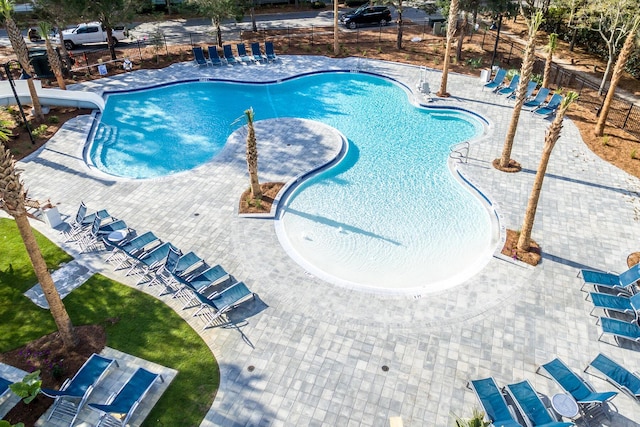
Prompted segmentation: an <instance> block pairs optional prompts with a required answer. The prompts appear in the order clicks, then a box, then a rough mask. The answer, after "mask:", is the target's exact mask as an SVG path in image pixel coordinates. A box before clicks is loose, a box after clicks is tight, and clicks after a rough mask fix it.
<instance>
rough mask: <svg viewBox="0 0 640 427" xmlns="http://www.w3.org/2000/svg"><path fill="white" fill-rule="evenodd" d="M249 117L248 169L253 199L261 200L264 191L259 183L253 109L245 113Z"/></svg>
mask: <svg viewBox="0 0 640 427" xmlns="http://www.w3.org/2000/svg"><path fill="white" fill-rule="evenodd" d="M244 114H245V116H247V128H248V131H247V167H248V168H249V180H250V182H251V197H252V198H253V199H260V198H261V197H262V190H261V189H260V181H258V146H257V143H256V131H255V129H254V128H253V108H249V109H248V110H246V111H245V112H244Z"/></svg>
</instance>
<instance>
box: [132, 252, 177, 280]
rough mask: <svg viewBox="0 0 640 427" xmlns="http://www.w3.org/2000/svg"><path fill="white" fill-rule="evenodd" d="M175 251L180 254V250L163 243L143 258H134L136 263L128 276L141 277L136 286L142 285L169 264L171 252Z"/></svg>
mask: <svg viewBox="0 0 640 427" xmlns="http://www.w3.org/2000/svg"><path fill="white" fill-rule="evenodd" d="M171 249H173V250H175V251H177V252H178V253H179V250H178V249H177V248H176V247H175V246H173V245H172V244H171V243H169V242H165V243H162V244H161V245H160V246H158V247H156V248H154V249H153V250H152V251H150V252H145V253H144V254H142V255H141V256H134V257H133V258H134V261H133V264H132V266H131V268H130V269H129V271H128V272H127V274H126V275H127V276H134V277H137V276H140V278H139V279H138V281H137V282H136V285H139V284H140V283H142V281H143V280H145V279H148V280H151V279H150V275H151V274H152V273H155V272H156V271H157V270H159V269H161V268H162V267H163V266H164V264H165V263H166V262H167V257H168V256H169V251H170V250H171Z"/></svg>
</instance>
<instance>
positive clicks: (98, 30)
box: [54, 22, 129, 50]
mask: <svg viewBox="0 0 640 427" xmlns="http://www.w3.org/2000/svg"><path fill="white" fill-rule="evenodd" d="M111 36H112V37H113V43H114V45H116V44H118V41H120V40H124V39H126V38H127V37H129V33H128V32H127V29H126V27H125V26H124V25H116V26H115V27H114V28H113V32H112V34H111ZM62 38H63V40H64V47H66V48H67V49H68V50H72V49H73V48H75V47H76V46H78V45H81V44H86V43H106V42H107V30H106V29H104V27H103V26H102V24H100V23H99V22H89V23H88V24H79V25H78V26H77V27H75V28H73V29H70V30H64V31H62ZM54 40H55V41H56V42H58V36H57V35H56V37H54Z"/></svg>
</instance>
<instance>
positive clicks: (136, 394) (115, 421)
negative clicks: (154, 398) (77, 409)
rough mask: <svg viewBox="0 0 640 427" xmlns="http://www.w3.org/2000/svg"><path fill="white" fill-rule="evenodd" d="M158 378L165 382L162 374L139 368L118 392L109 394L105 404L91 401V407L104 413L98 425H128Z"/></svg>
mask: <svg viewBox="0 0 640 427" xmlns="http://www.w3.org/2000/svg"><path fill="white" fill-rule="evenodd" d="M158 378H160V380H161V381H163V382H164V380H163V379H162V376H160V374H154V373H153V372H149V371H147V370H146V369H143V368H138V369H137V370H136V371H135V372H134V373H133V375H132V376H131V377H130V378H129V379H128V380H127V382H126V383H125V384H124V385H123V386H122V388H121V389H120V390H118V392H117V393H115V394H112V395H111V396H109V398H108V399H107V402H106V403H105V404H103V405H101V404H98V403H90V404H89V408H91V409H94V410H96V411H98V412H101V413H102V416H101V417H100V421H98V424H97V426H101V425H109V426H113V425H117V426H121V427H124V426H126V425H127V424H128V423H129V420H130V419H131V416H132V415H133V413H134V412H135V410H136V408H137V407H138V406H139V405H140V402H142V399H144V397H145V395H146V394H147V392H148V391H149V389H151V387H152V386H153V384H154V383H155V382H156V380H157V379H158Z"/></svg>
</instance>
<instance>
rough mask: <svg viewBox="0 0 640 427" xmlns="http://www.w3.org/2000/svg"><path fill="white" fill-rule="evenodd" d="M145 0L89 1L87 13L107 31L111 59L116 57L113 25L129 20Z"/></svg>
mask: <svg viewBox="0 0 640 427" xmlns="http://www.w3.org/2000/svg"><path fill="white" fill-rule="evenodd" d="M143 1H144V0H91V1H88V2H87V8H86V11H85V13H86V14H87V16H89V17H90V18H92V19H95V20H96V21H98V22H100V23H101V24H102V26H103V27H104V29H105V31H106V32H107V44H108V46H109V53H110V54H111V59H112V60H115V59H116V44H115V41H114V39H113V27H114V25H117V24H119V23H122V22H126V21H129V20H130V19H131V18H132V17H133V15H134V13H135V12H136V11H137V10H138V9H140V8H141V7H142V4H143Z"/></svg>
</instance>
